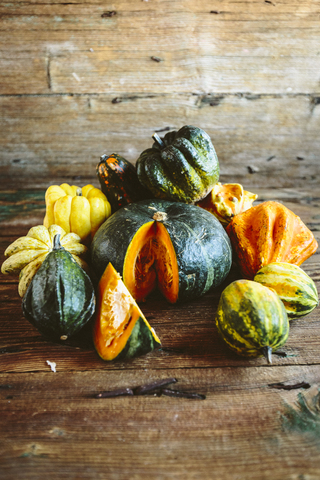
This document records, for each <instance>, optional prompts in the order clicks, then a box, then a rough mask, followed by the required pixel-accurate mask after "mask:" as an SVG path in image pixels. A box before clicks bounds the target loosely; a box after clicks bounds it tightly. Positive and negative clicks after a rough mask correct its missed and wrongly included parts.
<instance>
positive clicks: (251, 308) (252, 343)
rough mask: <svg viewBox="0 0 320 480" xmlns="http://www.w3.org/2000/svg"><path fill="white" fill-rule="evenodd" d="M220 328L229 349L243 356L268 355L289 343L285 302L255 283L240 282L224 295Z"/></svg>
mask: <svg viewBox="0 0 320 480" xmlns="http://www.w3.org/2000/svg"><path fill="white" fill-rule="evenodd" d="M216 325H217V329H218V332H219V334H220V336H221V337H222V339H223V340H224V341H225V342H226V344H227V345H228V347H229V348H230V349H231V350H233V351H234V352H236V353H237V354H239V355H243V356H247V357H257V356H260V355H264V356H265V357H266V358H267V360H268V363H271V362H272V360H271V354H272V351H275V350H277V349H278V348H279V347H281V346H282V345H284V344H285V342H286V341H287V338H288V335H289V320H288V316H287V313H286V310H285V308H284V305H283V303H282V301H281V300H280V298H279V296H278V295H277V294H276V293H275V292H274V291H272V290H270V288H268V287H265V286H264V285H261V284H260V283H257V282H254V281H252V280H236V281H234V282H232V283H231V284H230V285H228V286H227V287H226V288H225V289H224V290H223V292H222V294H221V297H220V300H219V305H218V310H217V313H216Z"/></svg>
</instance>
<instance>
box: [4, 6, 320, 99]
mask: <svg viewBox="0 0 320 480" xmlns="http://www.w3.org/2000/svg"><path fill="white" fill-rule="evenodd" d="M220 7H221V8H220ZM109 8H110V9H111V10H108V7H107V8H106V6H105V4H104V3H103V2H100V1H99V2H89V3H87V2H77V3H76V4H73V3H72V2H68V3H67V4H66V3H55V4H44V3H42V2H39V3H38V2H28V3H19V2H18V3H16V2H15V3H13V4H9V5H8V4H7V3H2V4H1V9H0V14H1V20H2V21H1V25H0V28H1V30H2V32H3V35H4V44H5V45H6V49H5V50H4V51H3V52H2V59H0V72H1V73H0V86H1V90H0V92H1V93H3V94H10V93H11V94H13V93H15V94H19V93H45V92H56V93H65V92H71V93H88V92H95V93H99V92H100V93H104V92H105V91H106V90H107V91H117V92H120V93H127V92H133V93H142V92H153V93H155V92H158V93H164V92H166V93H171V92H173V91H174V92H198V93H205V92H218V93H219V92H223V93H225V92H228V93H235V92H236V93H238V92H248V91H249V92H253V93H261V92H264V93H272V94H273V93H286V92H288V91H290V92H293V93H302V92H303V93H314V92H319V82H318V73H317V72H318V70H319V62H320V55H319V48H318V46H319V40H320V30H319V28H318V15H319V6H318V5H317V4H316V3H312V2H311V3H310V2H306V1H305V2H300V3H290V2H282V3H281V4H277V5H270V4H268V3H266V2H248V1H244V2H233V1H225V2H223V4H221V3H220V2H219V3H218V4H217V8H218V9H217V10H211V7H210V6H208V5H207V3H206V2H205V1H204V0H202V1H201V2H192V1H190V0H186V1H183V0H180V1H178V2H174V4H173V3H172V2H168V1H161V0H157V1H155V2H139V4H138V5H137V4H136V2H132V1H131V2H130V1H128V0H122V1H121V2H117V5H116V6H111V7H109ZM108 12H115V14H114V15H112V14H110V16H108ZM211 12H219V13H218V14H216V13H211ZM103 14H106V16H105V17H102V16H103ZM22 32H23V33H22ZM13 54H14V55H13ZM151 57H156V58H159V59H160V61H159V62H157V61H156V62H154V61H152V59H151ZM20 72H23V75H21V74H20Z"/></svg>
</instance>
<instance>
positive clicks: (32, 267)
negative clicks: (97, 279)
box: [1, 225, 89, 297]
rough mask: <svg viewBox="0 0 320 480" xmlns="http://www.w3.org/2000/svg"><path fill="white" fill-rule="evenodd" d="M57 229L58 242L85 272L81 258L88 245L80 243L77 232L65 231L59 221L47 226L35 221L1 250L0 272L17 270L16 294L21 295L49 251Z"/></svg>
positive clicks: (84, 263) (84, 264) (84, 265)
mask: <svg viewBox="0 0 320 480" xmlns="http://www.w3.org/2000/svg"><path fill="white" fill-rule="evenodd" d="M58 233H59V234H60V241H61V245H62V246H63V247H64V248H65V249H66V250H67V251H68V252H70V253H71V254H72V256H73V258H74V260H75V261H76V262H77V263H78V264H79V265H80V267H81V268H83V269H84V270H85V271H86V272H88V271H89V267H88V265H87V263H86V262H85V260H84V259H83V257H85V256H86V253H87V251H88V247H86V246H85V245H83V244H82V243H81V238H80V237H79V235H77V234H76V233H67V234H66V232H65V231H64V230H63V228H61V227H59V225H51V226H50V227H49V228H46V227H45V226H44V225H37V226H35V227H32V228H30V230H29V231H28V233H27V235H26V236H24V237H20V238H17V240H15V241H14V242H13V243H11V244H10V245H9V246H8V247H7V248H6V250H5V252H4V255H5V256H6V257H8V258H7V259H6V260H5V261H4V262H3V264H2V265H1V272H2V273H4V274H10V273H14V274H19V285H18V292H19V295H20V297H23V296H24V295H25V293H26V291H27V288H28V286H29V284H30V282H31V280H32V278H33V277H34V275H35V274H36V272H37V271H38V269H39V268H40V266H41V264H42V262H43V261H44V259H45V258H46V256H47V255H48V253H50V252H51V251H52V248H53V239H54V237H55V235H56V234H58Z"/></svg>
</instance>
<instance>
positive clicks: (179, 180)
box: [136, 125, 219, 203]
mask: <svg viewBox="0 0 320 480" xmlns="http://www.w3.org/2000/svg"><path fill="white" fill-rule="evenodd" d="M153 138H154V140H155V142H154V144H153V146H152V148H148V149H147V150H144V151H143V152H142V153H141V155H140V157H139V158H138V160H137V163H136V167H137V173H138V178H139V180H140V182H141V183H142V185H144V186H145V187H146V188H147V189H148V190H149V191H150V192H152V194H153V195H154V196H155V197H156V198H161V199H166V200H171V201H177V202H185V203H194V202H197V201H199V200H201V199H202V198H204V197H205V196H206V195H207V194H208V193H209V192H210V190H211V189H212V187H213V186H214V185H215V184H216V183H217V181H218V179H219V162H218V157H217V155H216V151H215V149H214V146H213V145H212V142H211V139H210V137H209V135H208V134H207V133H206V132H205V131H204V130H202V129H201V128H198V127H193V126H190V125H186V126H184V127H182V128H180V130H178V131H177V132H176V131H173V132H168V133H167V134H166V135H165V136H164V137H163V138H160V137H159V136H158V135H157V134H155V135H154V136H153Z"/></svg>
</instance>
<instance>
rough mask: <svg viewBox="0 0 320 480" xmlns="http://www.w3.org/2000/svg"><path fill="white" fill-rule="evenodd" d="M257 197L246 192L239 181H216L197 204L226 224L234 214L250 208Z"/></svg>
mask: <svg viewBox="0 0 320 480" xmlns="http://www.w3.org/2000/svg"><path fill="white" fill-rule="evenodd" d="M257 198H258V195H256V194H255V193H251V192H247V191H246V190H244V189H243V186H242V185H240V184H239V183H225V184H222V183H217V184H216V185H215V186H214V187H213V189H212V190H211V192H210V193H209V194H208V195H207V196H206V197H205V198H204V199H203V200H201V201H200V202H198V203H197V205H198V206H199V207H201V208H204V209H205V210H208V211H209V212H210V213H212V214H213V215H214V216H215V217H217V219H218V220H219V221H220V222H221V223H222V224H223V225H225V226H226V225H228V223H230V222H231V220H232V219H233V217H234V216H236V215H238V214H239V213H241V212H245V211H246V210H248V209H249V208H251V207H252V203H253V202H254V201H255V200H256V199H257Z"/></svg>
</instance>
